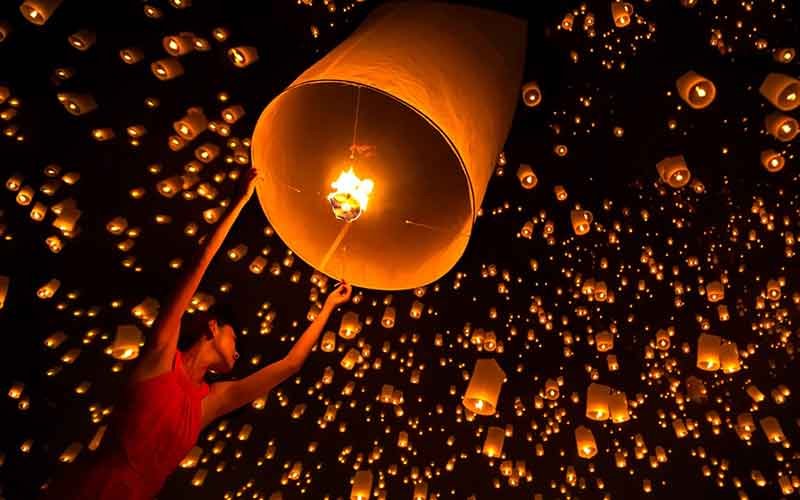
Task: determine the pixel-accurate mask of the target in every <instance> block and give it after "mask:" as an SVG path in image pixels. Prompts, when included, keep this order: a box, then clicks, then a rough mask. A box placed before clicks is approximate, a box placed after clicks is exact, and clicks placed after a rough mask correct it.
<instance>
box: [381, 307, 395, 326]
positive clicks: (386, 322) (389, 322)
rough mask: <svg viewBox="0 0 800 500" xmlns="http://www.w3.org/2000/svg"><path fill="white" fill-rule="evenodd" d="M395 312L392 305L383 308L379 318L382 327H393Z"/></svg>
mask: <svg viewBox="0 0 800 500" xmlns="http://www.w3.org/2000/svg"><path fill="white" fill-rule="evenodd" d="M396 314H397V313H396V312H395V309H394V307H392V306H386V309H384V310H383V317H382V318H381V325H382V326H383V327H384V328H394V322H395V316H396Z"/></svg>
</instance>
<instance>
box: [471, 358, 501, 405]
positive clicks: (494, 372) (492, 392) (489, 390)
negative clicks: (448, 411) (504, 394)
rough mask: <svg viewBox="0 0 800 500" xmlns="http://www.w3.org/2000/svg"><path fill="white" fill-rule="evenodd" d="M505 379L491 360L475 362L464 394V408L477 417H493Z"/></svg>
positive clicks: (495, 362) (495, 363) (498, 366)
mask: <svg viewBox="0 0 800 500" xmlns="http://www.w3.org/2000/svg"><path fill="white" fill-rule="evenodd" d="M505 377H506V374H505V372H504V371H503V369H502V368H500V365H498V364H497V361H495V360H494V359H493V358H486V359H479V360H477V361H476V362H475V368H474V369H473V371H472V377H471V378H470V380H469V385H468V386H467V391H466V393H465V394H464V399H463V404H464V406H465V407H466V408H467V409H468V410H470V411H472V412H473V413H477V414H478V415H494V412H495V407H496V406H497V400H498V398H499V397H500V389H501V388H502V386H503V382H504V380H505Z"/></svg>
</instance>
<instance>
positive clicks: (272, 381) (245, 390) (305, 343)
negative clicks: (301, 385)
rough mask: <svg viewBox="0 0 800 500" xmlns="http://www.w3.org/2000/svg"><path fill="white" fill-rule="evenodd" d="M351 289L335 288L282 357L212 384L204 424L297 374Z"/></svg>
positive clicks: (349, 287) (346, 285)
mask: <svg viewBox="0 0 800 500" xmlns="http://www.w3.org/2000/svg"><path fill="white" fill-rule="evenodd" d="M352 291H353V289H352V287H351V286H350V285H348V284H346V283H342V284H341V285H339V286H338V287H336V289H335V290H333V291H332V292H331V293H330V295H328V297H327V299H325V305H324V306H323V307H322V310H321V311H320V313H319V314H318V315H317V317H316V318H315V319H314V321H312V322H311V324H310V325H309V326H308V328H307V329H306V331H305V332H303V334H302V335H301V336H300V338H299V339H298V340H297V342H295V344H294V345H293V346H292V348H291V349H290V350H289V353H288V354H287V355H286V356H284V357H283V358H282V359H280V360H278V361H275V362H274V363H271V364H269V365H267V366H265V367H264V368H261V369H260V370H258V371H257V372H255V373H253V374H251V375H249V376H247V377H245V378H243V379H241V380H234V381H231V382H217V383H215V384H212V385H211V392H210V394H209V396H208V398H207V399H208V402H207V403H206V413H207V414H206V415H204V418H203V425H206V424H208V423H210V422H213V421H214V420H215V419H217V418H218V417H220V416H222V415H225V414H226V413H229V412H231V411H233V410H236V409H237V408H240V407H242V406H244V405H246V404H247V403H249V402H251V401H253V400H255V399H257V398H258V397H260V396H263V395H265V394H267V393H268V392H269V391H271V390H272V388H273V387H275V386H277V385H279V384H280V383H281V382H283V381H284V380H286V379H287V378H289V377H291V376H292V375H294V374H295V373H297V372H298V371H299V370H300V367H302V366H303V363H305V360H306V358H308V355H309V354H310V353H311V349H312V347H314V344H316V343H317V340H318V339H319V335H320V333H322V329H323V328H324V327H325V323H327V322H328V319H329V318H330V315H331V313H332V312H333V310H334V309H336V307H337V306H339V305H340V304H342V303H344V302H346V301H347V300H349V299H350V295H351V293H352Z"/></svg>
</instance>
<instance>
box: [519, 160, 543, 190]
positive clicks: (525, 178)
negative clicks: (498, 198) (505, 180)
mask: <svg viewBox="0 0 800 500" xmlns="http://www.w3.org/2000/svg"><path fill="white" fill-rule="evenodd" d="M517 179H519V183H520V184H521V185H522V187H523V188H524V189H533V188H534V187H536V183H537V182H538V179H537V178H536V174H535V173H533V169H532V168H531V166H530V165H528V164H525V163H522V164H520V166H519V168H518V169H517Z"/></svg>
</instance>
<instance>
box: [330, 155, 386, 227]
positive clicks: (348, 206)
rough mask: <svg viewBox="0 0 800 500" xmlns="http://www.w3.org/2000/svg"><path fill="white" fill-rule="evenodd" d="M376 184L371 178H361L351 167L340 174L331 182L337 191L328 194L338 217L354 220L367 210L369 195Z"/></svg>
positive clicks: (347, 220) (344, 219)
mask: <svg viewBox="0 0 800 500" xmlns="http://www.w3.org/2000/svg"><path fill="white" fill-rule="evenodd" d="M374 186H375V184H374V183H373V182H372V180H371V179H364V180H361V179H359V178H358V176H356V174H355V172H354V171H353V166H352V165H351V166H350V169H349V170H347V171H343V172H342V173H340V174H339V178H338V179H336V180H335V181H334V182H332V183H331V187H332V188H333V189H335V190H336V191H333V192H331V193H330V194H328V201H329V202H330V204H331V208H332V209H333V215H335V216H336V218H337V219H339V220H343V221H346V222H353V221H354V220H356V219H358V218H359V217H360V216H361V214H362V213H364V211H366V210H367V203H368V202H369V195H370V193H372V189H373V187H374Z"/></svg>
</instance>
